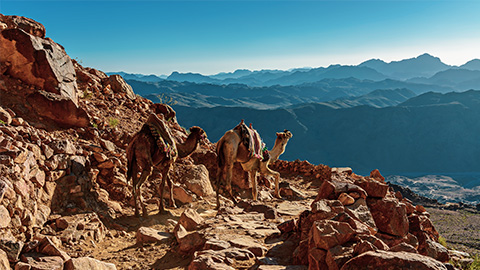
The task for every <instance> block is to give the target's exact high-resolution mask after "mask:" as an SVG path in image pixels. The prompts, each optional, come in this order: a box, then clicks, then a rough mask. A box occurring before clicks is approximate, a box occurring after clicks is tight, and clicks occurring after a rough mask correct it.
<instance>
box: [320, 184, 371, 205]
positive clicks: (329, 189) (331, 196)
mask: <svg viewBox="0 0 480 270" xmlns="http://www.w3.org/2000/svg"><path fill="white" fill-rule="evenodd" d="M351 192H357V193H358V194H360V196H361V197H362V198H364V199H365V198H366V197H367V192H366V191H365V190H364V189H363V188H361V187H359V186H358V185H355V184H353V183H351V182H350V181H337V180H333V179H332V180H329V181H324V182H323V183H322V185H321V186H320V188H319V189H318V195H317V197H316V198H315V200H314V202H316V201H319V200H321V199H328V200H336V199H338V196H339V195H340V194H341V193H351Z"/></svg>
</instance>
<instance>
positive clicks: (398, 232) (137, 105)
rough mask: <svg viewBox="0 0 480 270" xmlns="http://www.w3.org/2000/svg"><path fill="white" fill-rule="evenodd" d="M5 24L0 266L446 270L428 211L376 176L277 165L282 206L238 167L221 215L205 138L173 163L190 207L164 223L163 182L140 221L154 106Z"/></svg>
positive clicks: (30, 25)
mask: <svg viewBox="0 0 480 270" xmlns="http://www.w3.org/2000/svg"><path fill="white" fill-rule="evenodd" d="M0 29H2V30H1V32H0V120H1V122H0V238H1V239H0V265H1V266H0V268H1V269H10V268H15V269H63V268H65V269H116V268H117V267H118V268H121V269H129V268H134V269H147V268H155V269H164V268H175V267H176V268H188V269H306V268H308V269H340V268H341V269H372V267H373V268H384V267H385V268H388V267H390V268H392V267H395V266H398V265H404V266H407V265H414V266H415V269H446V266H445V265H444V262H447V261H448V260H449V256H450V255H449V254H450V253H449V251H448V250H447V249H445V248H444V247H443V246H441V245H440V244H438V242H437V241H438V233H437V231H436V230H435V228H434V226H433V225H432V223H431V222H430V220H429V214H428V213H427V212H426V211H425V209H424V208H423V207H422V206H414V205H413V204H412V203H411V202H410V201H409V200H407V199H405V198H402V197H401V196H400V195H399V194H396V193H394V192H393V191H392V190H390V189H389V187H388V185H386V184H385V183H384V179H383V177H382V176H381V175H380V173H379V172H378V171H374V172H372V174H371V175H370V176H369V177H362V176H358V175H356V174H355V173H353V172H352V171H351V170H348V169H337V168H335V169H331V168H329V167H328V166H324V165H312V164H310V163H308V162H302V161H294V162H286V161H277V162H275V163H274V164H273V165H272V166H271V167H272V168H273V169H275V170H277V171H279V172H280V173H281V175H282V183H281V194H282V196H283V199H281V200H279V199H274V198H273V197H272V196H271V193H272V192H271V189H270V186H271V184H270V181H269V180H268V179H264V178H262V179H261V181H260V182H261V183H262V186H261V190H260V194H259V200H260V201H259V202H252V201H251V200H250V199H248V197H249V194H250V193H249V192H245V189H247V190H248V189H249V184H248V183H247V182H245V180H244V179H245V175H244V173H243V172H242V171H241V169H240V167H239V166H237V167H236V168H235V178H234V183H235V184H236V189H235V192H236V194H239V195H240V196H241V197H242V198H243V199H242V201H241V202H240V203H239V204H238V205H233V204H232V203H231V202H228V201H226V202H225V204H224V206H222V208H221V209H220V210H218V211H215V210H213V208H214V203H213V202H214V201H215V197H214V192H213V188H212V185H211V183H212V182H214V181H213V180H214V179H213V176H215V175H216V170H217V168H216V154H215V151H214V150H215V145H214V144H212V143H211V142H209V141H208V140H205V141H203V142H202V143H201V145H200V146H199V147H198V149H197V150H196V151H195V152H194V153H193V154H192V155H191V156H190V157H187V158H183V159H179V160H178V161H177V162H176V163H175V165H174V169H173V171H172V174H171V177H172V178H173V180H174V182H175V184H174V198H175V200H176V201H177V202H178V203H180V204H181V205H182V206H181V207H180V208H179V209H178V210H176V209H170V214H168V215H154V214H155V213H156V206H155V205H156V204H158V201H159V200H161V199H162V198H159V197H158V195H157V194H158V190H157V189H158V188H157V187H158V186H159V180H158V177H156V175H154V176H152V177H151V178H152V179H150V180H149V181H147V183H145V185H144V187H143V193H144V197H145V198H146V202H147V204H148V206H149V207H148V209H149V211H150V213H151V215H152V216H151V217H148V218H144V219H138V218H135V217H133V204H132V193H131V184H130V183H127V181H126V178H125V174H126V167H127V166H126V156H125V149H126V146H127V145H128V143H129V141H130V139H131V138H132V136H133V134H134V133H135V132H137V131H138V130H139V129H140V128H141V126H142V125H143V123H144V122H145V120H146V119H147V116H148V115H149V113H150V112H151V111H154V106H152V105H153V104H152V102H150V101H149V100H146V99H144V98H142V97H138V96H135V94H134V93H133V91H132V88H131V87H130V86H129V85H128V84H127V83H125V81H124V80H123V79H122V77H120V76H118V75H110V76H107V75H106V74H105V73H103V72H101V71H98V70H95V69H93V68H86V67H82V66H81V65H80V64H79V63H77V62H76V61H74V60H72V59H70V57H69V56H68V55H67V54H66V53H65V50H64V49H63V47H62V46H61V45H59V44H57V43H55V42H54V41H53V40H51V39H49V38H45V28H44V27H43V26H42V25H41V24H40V23H38V22H35V21H33V20H31V19H28V18H24V17H18V16H3V15H0ZM168 125H169V128H170V129H171V131H172V133H173V135H174V138H175V139H176V140H177V141H178V142H182V141H184V140H185V139H186V137H187V132H186V131H185V129H184V128H182V127H181V126H180V125H179V123H177V120H176V119H175V118H174V119H173V120H172V121H170V122H169V123H168ZM213 187H214V186H213ZM184 210H185V211H184ZM149 243H154V244H149ZM293 264H295V265H296V266H286V265H293ZM272 265H274V266H272ZM282 267H283V268H282Z"/></svg>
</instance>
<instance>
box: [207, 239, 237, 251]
mask: <svg viewBox="0 0 480 270" xmlns="http://www.w3.org/2000/svg"><path fill="white" fill-rule="evenodd" d="M229 247H231V245H230V243H228V242H227V241H224V240H218V239H215V238H211V239H209V240H207V242H206V243H205V249H212V250H222V249H227V248H229Z"/></svg>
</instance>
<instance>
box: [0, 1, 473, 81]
mask: <svg viewBox="0 0 480 270" xmlns="http://www.w3.org/2000/svg"><path fill="white" fill-rule="evenodd" d="M0 13H2V14H5V15H21V16H26V17H30V18H33V19H35V20H37V21H39V22H41V23H43V24H44V25H45V27H46V29H47V36H48V37H50V38H52V39H53V40H54V41H56V42H57V43H60V44H61V45H63V46H64V47H65V48H66V51H67V53H68V54H69V55H70V57H72V58H74V59H75V58H77V59H78V60H80V61H81V62H82V64H83V65H85V66H90V67H94V68H97V69H100V70H103V71H126V72H130V73H143V74H157V75H160V74H170V73H171V72H172V71H179V72H199V73H203V74H214V73H218V72H221V71H233V70H235V69H238V68H248V69H289V68H295V67H307V66H308V67H319V66H328V65H330V64H350V65H352V64H355V65H356V64H359V63H361V62H363V61H365V60H368V59H371V58H379V59H382V60H384V61H387V62H389V61H396V60H401V59H405V58H411V57H416V56H418V55H420V54H423V53H425V52H427V53H430V54H432V55H434V56H437V57H440V59H441V60H442V61H443V62H445V63H447V64H451V65H461V64H464V63H465V62H467V61H468V60H471V59H474V58H480V49H478V48H480V19H478V14H480V1H461V0H460V1H458V0H457V1H432V0H423V1H408V0H407V1H405V0H404V1H391V0H385V1H361V0H357V1H342V0H340V1H313V0H312V1H273V0H270V1H198V0H197V1H154V0H150V1H125V0H124V1H72V0H66V1H65V0H64V1H52V0H50V1H40V0H39V1H23V0H0Z"/></svg>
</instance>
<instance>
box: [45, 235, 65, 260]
mask: <svg viewBox="0 0 480 270" xmlns="http://www.w3.org/2000/svg"><path fill="white" fill-rule="evenodd" d="M39 252H40V253H42V254H46V255H50V256H59V257H61V258H62V259H63V261H68V260H69V259H70V256H69V255H68V254H67V253H66V252H65V251H63V250H61V249H59V248H58V247H57V246H56V245H55V243H54V242H53V241H52V240H51V239H50V237H48V236H47V237H45V238H43V239H42V241H40V247H39Z"/></svg>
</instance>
